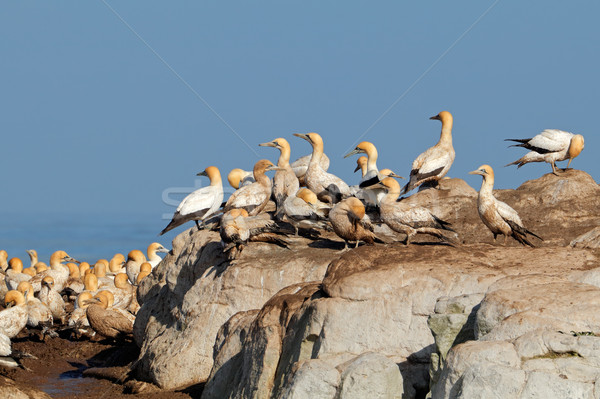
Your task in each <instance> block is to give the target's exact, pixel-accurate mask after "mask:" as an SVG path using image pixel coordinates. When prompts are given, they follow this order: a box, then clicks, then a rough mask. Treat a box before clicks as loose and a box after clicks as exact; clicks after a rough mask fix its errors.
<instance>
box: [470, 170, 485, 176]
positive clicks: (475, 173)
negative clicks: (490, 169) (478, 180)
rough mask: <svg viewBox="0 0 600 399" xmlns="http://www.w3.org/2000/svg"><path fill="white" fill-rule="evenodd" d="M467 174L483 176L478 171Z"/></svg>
mask: <svg viewBox="0 0 600 399" xmlns="http://www.w3.org/2000/svg"><path fill="white" fill-rule="evenodd" d="M469 174H470V175H482V176H483V173H481V172H480V171H478V170H472V171H470V172H469Z"/></svg>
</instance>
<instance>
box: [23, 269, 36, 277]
mask: <svg viewBox="0 0 600 399" xmlns="http://www.w3.org/2000/svg"><path fill="white" fill-rule="evenodd" d="M23 274H27V275H29V276H31V277H33V276H35V275H36V274H37V272H36V270H35V268H33V267H26V268H25V269H23Z"/></svg>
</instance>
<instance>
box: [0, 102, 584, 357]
mask: <svg viewBox="0 0 600 399" xmlns="http://www.w3.org/2000/svg"><path fill="white" fill-rule="evenodd" d="M430 119H433V120H439V121H440V122H441V124H442V129H441V135H440V139H439V141H438V142H437V144H435V145H434V146H433V147H431V148H429V149H427V150H426V151H424V152H423V153H422V154H421V155H419V156H418V157H417V158H416V159H415V160H414V162H413V163H412V167H411V169H410V173H409V175H408V182H407V183H406V184H405V185H404V186H403V187H401V185H400V184H399V182H398V180H397V179H402V177H401V176H399V175H397V174H396V173H394V172H393V171H392V170H390V169H379V168H378V166H377V157H378V152H377V148H376V147H375V145H374V144H373V143H370V142H366V141H364V142H361V143H359V144H358V145H357V146H356V147H355V148H354V149H353V150H352V151H350V152H349V153H348V154H347V155H346V157H350V156H353V155H360V156H359V158H358V159H357V162H356V165H357V166H356V169H355V172H357V171H361V177H360V179H359V181H358V184H356V185H349V184H347V183H346V182H344V181H343V180H342V179H340V178H339V177H337V176H335V175H333V174H331V173H328V172H327V170H328V168H329V162H330V160H329V158H328V157H327V155H325V153H324V141H323V138H322V137H321V136H320V135H319V134H317V133H305V134H294V136H296V137H297V138H300V139H302V140H305V141H306V142H308V144H309V145H310V146H311V147H312V153H311V154H309V155H306V156H303V157H301V158H299V159H298V160H296V161H294V162H290V156H291V148H290V143H289V142H288V140H286V139H285V138H276V139H273V140H271V141H267V142H264V143H261V144H259V146H261V147H272V148H275V149H277V150H278V151H279V158H278V160H277V164H274V163H273V162H271V161H269V160H267V159H262V160H260V161H258V162H257V163H256V164H255V165H254V167H253V169H252V171H245V170H243V169H239V168H236V169H233V170H232V171H231V172H230V173H229V175H228V176H227V180H228V182H229V184H230V185H231V186H232V187H233V188H235V189H236V191H235V192H234V193H233V194H232V195H231V196H230V197H229V198H228V199H227V201H225V202H224V201H223V200H224V195H223V184H222V180H221V173H220V171H219V169H218V168H217V167H216V166H208V167H207V168H206V169H205V170H204V171H202V172H200V173H198V175H200V176H206V177H208V179H210V185H208V186H206V187H203V188H200V189H198V190H196V191H194V192H192V193H191V194H189V195H188V196H187V197H185V198H184V199H183V201H182V202H181V204H180V205H179V206H178V207H177V210H176V211H175V213H174V215H173V218H172V220H171V221H170V223H169V224H168V225H167V226H166V227H165V228H164V230H163V231H162V232H161V233H160V234H161V235H162V234H164V233H166V232H168V231H170V230H172V229H174V228H177V227H179V226H181V225H183V224H185V223H187V222H191V221H193V222H194V223H195V224H196V226H197V228H198V229H213V230H218V231H219V232H220V236H221V240H222V247H223V252H224V254H225V256H226V257H227V258H228V259H229V260H230V261H234V260H235V259H236V258H237V257H238V256H240V253H241V252H242V251H243V249H244V246H246V245H248V243H249V242H267V243H272V244H275V245H278V246H281V247H284V248H285V247H288V243H289V241H288V240H289V237H290V236H297V235H303V236H305V237H308V238H310V239H314V240H317V239H319V236H320V235H321V232H322V231H324V230H326V231H333V232H334V233H335V234H336V235H337V236H339V237H340V238H341V239H342V240H343V242H344V248H345V249H347V248H348V245H354V246H355V247H357V246H358V245H359V244H360V243H361V242H362V243H365V244H367V245H374V244H375V243H382V242H383V241H382V240H381V239H380V238H379V237H378V236H377V234H376V233H375V231H377V229H376V228H375V227H374V226H382V227H383V226H387V227H386V228H388V229H389V230H391V231H392V232H395V233H397V234H398V237H400V238H404V243H405V244H406V245H409V244H410V242H411V240H412V239H413V238H414V237H415V236H416V235H417V234H426V235H429V236H433V237H436V239H437V240H439V242H440V243H441V244H444V245H457V243H458V242H459V241H458V235H457V233H456V232H455V231H454V230H453V228H452V226H451V224H450V223H448V222H447V221H444V220H442V219H441V218H439V217H438V216H436V215H435V214H434V213H433V212H432V211H430V210H429V209H427V208H425V207H421V206H415V205H412V204H409V203H408V201H404V199H405V198H406V197H401V196H402V195H406V194H407V193H409V192H411V191H412V190H415V189H419V190H424V189H437V188H439V184H438V182H439V180H441V179H443V178H444V177H445V176H446V174H447V173H448V171H449V170H450V167H451V166H452V163H453V162H454V157H455V152H454V148H453V145H452V126H453V117H452V115H451V114H450V112H447V111H442V112H440V113H439V114H437V115H436V116H433V117H431V118H430ZM509 140H510V141H513V142H516V143H518V144H515V145H514V146H517V147H523V148H525V149H527V150H529V152H528V153H527V154H525V155H524V156H523V157H521V158H520V159H518V160H516V161H515V162H513V163H511V164H509V165H517V166H518V167H521V166H523V165H524V164H526V163H529V162H547V163H549V164H550V165H551V167H552V173H554V174H558V173H560V172H559V169H557V167H556V162H558V161H564V160H568V164H567V168H568V167H569V165H570V163H571V161H572V160H573V159H574V158H575V157H577V156H578V155H579V154H580V153H581V151H582V150H583V146H584V140H583V136H581V135H574V134H572V133H568V132H563V131H560V130H544V131H543V132H542V133H540V134H538V135H537V136H535V137H532V138H527V139H509ZM509 165H506V166H509ZM269 172H274V173H275V174H274V176H273V178H271V177H269V176H268V175H267V173H269ZM470 173H471V174H477V175H481V176H482V179H483V182H482V185H481V189H480V191H479V196H478V201H477V209H478V212H479V216H480V217H481V220H482V222H483V225H485V226H486V227H487V228H488V229H489V230H490V231H491V233H492V234H493V236H494V239H496V237H497V236H498V235H502V236H504V244H506V242H507V240H508V238H509V237H512V238H513V239H515V240H517V241H518V242H519V243H521V244H523V245H527V246H531V247H533V246H534V242H535V241H534V239H536V240H542V238H541V237H540V236H538V235H537V234H535V233H534V232H532V231H530V230H529V229H527V227H526V226H525V225H524V224H523V222H522V220H521V218H520V217H519V215H518V214H517V212H516V211H515V210H514V209H513V208H511V207H510V205H509V204H506V203H504V202H501V201H499V200H497V199H496V198H495V196H494V193H493V187H494V170H493V169H492V167H491V166H489V165H482V166H480V167H479V168H477V169H476V170H474V171H472V172H470ZM271 200H272V201H273V202H274V204H275V209H274V211H273V210H270V211H269V212H267V211H266V210H268V209H271V208H272V207H271V208H269V207H268V204H269V201H271ZM532 241H533V242H532ZM161 252H168V250H167V249H166V248H165V247H163V246H162V245H161V244H159V243H152V244H151V245H150V246H149V247H148V249H147V251H146V254H144V253H143V252H141V251H139V250H133V251H131V252H129V254H128V255H127V257H125V256H123V255H122V254H116V255H114V256H113V257H112V258H111V259H110V261H109V260H105V259H100V260H98V261H97V262H95V264H94V265H90V264H88V263H87V262H79V261H77V260H75V259H73V258H72V257H71V256H69V255H68V254H67V253H66V252H64V251H61V250H59V251H56V252H54V253H53V254H52V256H51V257H50V260H49V265H48V264H46V263H44V262H42V261H39V259H38V256H37V253H36V251H35V250H29V251H27V253H28V255H29V257H30V260H31V265H30V266H29V267H27V268H23V262H22V261H21V259H20V258H18V257H12V258H10V259H9V258H8V254H7V253H6V251H4V250H1V251H0V268H1V270H2V273H3V275H4V282H5V284H0V291H3V292H0V298H4V304H5V306H6V309H5V310H2V311H1V312H0V363H3V364H6V365H18V356H17V355H16V354H14V353H12V350H11V339H12V338H14V337H15V336H16V335H17V334H19V332H20V331H21V330H22V329H24V328H25V327H26V326H27V327H29V328H33V329H37V331H38V333H39V334H40V335H41V336H42V337H45V336H46V335H53V334H56V327H57V326H58V327H59V328H62V329H70V330H71V331H72V333H73V334H75V335H76V336H82V335H85V336H90V337H92V336H101V337H106V338H110V339H121V338H124V337H129V336H131V333H132V328H133V322H134V320H135V315H136V313H137V310H138V309H139V304H138V302H137V300H136V286H137V285H138V284H139V283H140V281H141V280H142V279H143V278H144V277H146V276H147V275H148V274H150V273H151V272H152V269H153V267H155V266H156V265H157V264H158V263H159V262H160V261H161V257H160V256H158V255H157V254H158V253H161ZM11 355H12V356H11Z"/></svg>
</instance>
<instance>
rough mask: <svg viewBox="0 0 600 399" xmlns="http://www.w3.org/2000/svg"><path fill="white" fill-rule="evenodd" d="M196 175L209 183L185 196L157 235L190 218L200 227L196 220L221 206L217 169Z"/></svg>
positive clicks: (208, 169) (202, 220)
mask: <svg viewBox="0 0 600 399" xmlns="http://www.w3.org/2000/svg"><path fill="white" fill-rule="evenodd" d="M198 176H208V178H209V179H210V185H209V186H208V187H202V188H200V189H198V190H196V191H194V192H192V193H191V194H189V195H188V196H187V197H185V198H184V199H183V201H181V203H180V204H179V206H178V207H177V210H176V211H175V214H174V215H173V219H172V220H171V222H170V223H169V224H168V225H167V227H165V228H164V230H163V231H161V232H160V234H159V235H163V234H165V233H166V232H167V231H169V230H172V229H174V228H175V227H178V226H181V225H182V224H184V223H186V222H189V221H191V220H193V221H194V222H196V226H197V227H198V229H200V224H198V221H199V220H200V221H201V222H202V224H204V220H205V219H206V218H208V217H209V216H211V215H213V214H214V213H215V212H216V211H217V210H218V209H219V208H220V207H221V203H222V202H223V184H222V183H221V173H220V172H219V169H218V168H217V167H216V166H209V167H208V168H206V169H204V171H202V172H200V173H198ZM134 281H135V280H134Z"/></svg>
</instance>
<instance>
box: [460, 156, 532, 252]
mask: <svg viewBox="0 0 600 399" xmlns="http://www.w3.org/2000/svg"><path fill="white" fill-rule="evenodd" d="M469 174H471V175H481V176H482V177H483V182H482V183H481V189H480V190H479V196H478V197H477V210H478V212H479V217H480V218H481V221H482V222H483V224H485V225H486V226H487V228H488V229H490V231H491V232H492V234H493V235H494V240H495V239H496V237H497V236H498V234H503V235H504V244H505V245H506V240H507V238H508V236H511V237H512V238H514V239H515V240H517V241H519V242H520V243H521V244H523V245H529V246H530V247H533V246H534V245H533V244H532V243H531V242H529V240H528V239H527V234H531V235H532V236H534V237H537V238H539V239H540V240H542V241H543V239H542V238H541V237H540V236H538V235H537V234H535V233H533V232H531V231H529V230H527V229H526V228H525V226H523V222H522V221H521V218H520V217H519V214H518V213H517V211H515V210H514V209H513V208H511V207H510V206H509V205H507V204H506V203H504V202H502V201H498V200H497V199H496V197H494V192H493V190H494V170H493V169H492V167H491V166H489V165H481V166H480V167H479V168H477V170H474V171H472V172H469Z"/></svg>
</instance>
